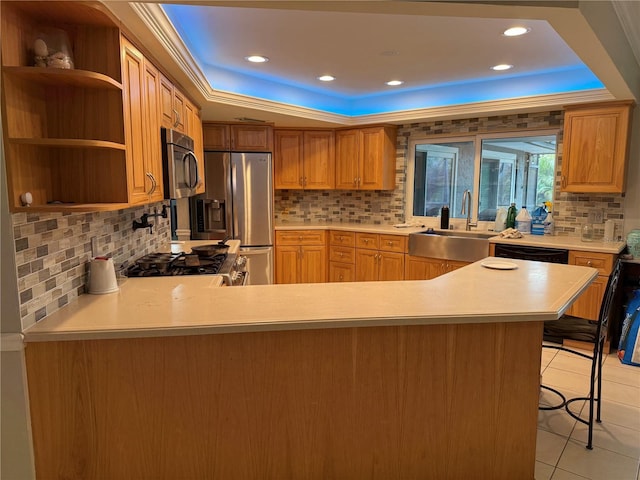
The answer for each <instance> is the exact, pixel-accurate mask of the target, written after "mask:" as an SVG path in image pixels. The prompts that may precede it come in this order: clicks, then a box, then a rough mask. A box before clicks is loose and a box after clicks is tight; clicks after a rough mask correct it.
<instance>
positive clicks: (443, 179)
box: [407, 131, 556, 222]
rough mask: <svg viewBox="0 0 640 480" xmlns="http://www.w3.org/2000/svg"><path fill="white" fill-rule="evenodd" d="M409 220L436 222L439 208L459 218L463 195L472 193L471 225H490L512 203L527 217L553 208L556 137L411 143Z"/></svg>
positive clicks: (508, 136)
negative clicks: (526, 212)
mask: <svg viewBox="0 0 640 480" xmlns="http://www.w3.org/2000/svg"><path fill="white" fill-rule="evenodd" d="M411 148H412V150H413V151H412V154H413V159H410V160H412V163H411V164H410V168H409V169H408V177H407V181H408V184H409V185H413V189H407V196H408V198H407V206H408V209H409V208H410V210H409V211H408V212H407V214H408V216H411V215H412V216H413V217H436V216H438V215H439V214H440V209H441V208H442V206H443V205H447V206H448V207H449V211H450V213H449V215H450V217H451V218H464V217H466V215H462V214H461V207H462V196H463V192H464V191H465V190H470V191H471V193H472V199H473V201H472V212H473V217H474V219H477V220H479V221H487V222H493V221H494V220H495V218H496V212H497V210H498V209H499V208H501V207H505V208H507V207H509V205H510V204H511V203H512V202H515V203H516V206H517V207H518V209H520V208H521V207H522V206H526V207H527V208H528V209H529V210H530V211H533V210H534V209H535V208H536V207H539V206H540V205H542V204H543V203H544V202H553V187H554V182H555V160H556V133H555V132H553V131H546V132H541V133H536V134H535V135H523V134H522V133H517V134H508V133H507V134H503V135H501V136H497V135H493V134H491V135H477V136H475V137H466V138H453V139H452V138H449V139H438V140H437V141H431V140H424V141H413V142H411Z"/></svg>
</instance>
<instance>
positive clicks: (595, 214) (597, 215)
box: [589, 209, 604, 223]
mask: <svg viewBox="0 0 640 480" xmlns="http://www.w3.org/2000/svg"><path fill="white" fill-rule="evenodd" d="M603 216H604V212H603V211H602V210H600V209H597V210H591V211H590V212H589V223H604V222H603Z"/></svg>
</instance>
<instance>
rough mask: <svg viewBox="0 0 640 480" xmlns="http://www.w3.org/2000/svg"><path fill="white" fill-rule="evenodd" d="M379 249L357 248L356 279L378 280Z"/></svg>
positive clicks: (363, 280) (360, 280)
mask: <svg viewBox="0 0 640 480" xmlns="http://www.w3.org/2000/svg"><path fill="white" fill-rule="evenodd" d="M378 255H379V253H378V251H377V250H366V249H364V248H358V249H357V250H356V281H357V282H371V281H374V280H378Z"/></svg>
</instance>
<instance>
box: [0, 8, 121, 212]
mask: <svg viewBox="0 0 640 480" xmlns="http://www.w3.org/2000/svg"><path fill="white" fill-rule="evenodd" d="M65 5H66V3H65V2H10V1H3V2H1V4H0V8H1V9H2V11H1V12H0V13H1V15H0V17H1V21H2V27H1V28H2V74H3V85H2V101H3V104H4V109H3V112H2V113H3V123H4V142H5V160H6V168H7V186H8V193H9V208H10V210H11V211H14V212H15V211H21V210H22V211H27V210H28V211H64V210H67V211H91V210H115V209H119V208H124V207H126V206H127V205H128V203H129V195H128V185H127V159H126V156H127V154H126V151H125V150H126V147H125V126H124V117H123V86H122V76H121V64H120V30H119V29H118V28H117V26H116V24H115V23H114V22H113V21H112V20H111V17H110V16H109V14H108V13H107V12H106V9H105V8H104V7H103V6H102V5H101V4H90V3H85V2H83V3H78V4H74V5H73V11H74V14H73V15H70V14H69V12H68V11H67V7H65ZM43 25H46V26H47V27H55V28H60V29H63V30H64V31H65V32H66V33H67V34H68V35H69V37H70V42H71V44H72V45H73V56H74V65H75V69H71V70H63V69H55V68H44V67H34V66H32V65H33V63H32V58H31V55H30V53H29V52H30V51H31V50H32V48H33V39H34V38H35V35H36V34H37V32H38V31H39V29H40V27H41V26H43ZM96 52H100V53H99V54H96ZM26 192H30V193H31V194H32V196H33V203H32V205H31V206H30V207H27V206H24V205H23V204H22V202H21V199H20V196H21V194H24V193H26Z"/></svg>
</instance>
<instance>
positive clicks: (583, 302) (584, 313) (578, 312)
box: [567, 250, 615, 320]
mask: <svg viewBox="0 0 640 480" xmlns="http://www.w3.org/2000/svg"><path fill="white" fill-rule="evenodd" d="M614 260H615V256H614V255H613V254H610V253H600V252H582V251H575V250H570V251H569V264H570V265H580V266H583V267H592V268H597V269H598V278H596V279H595V280H594V281H593V283H592V284H591V285H589V287H588V288H587V289H586V290H585V291H584V293H583V294H582V295H580V297H579V298H578V299H577V300H576V301H575V302H574V303H573V305H571V308H569V310H568V311H567V313H568V314H569V315H572V316H574V317H580V318H586V319H588V320H598V316H599V315H600V305H601V304H602V299H603V297H604V291H605V289H606V288H607V282H608V281H609V275H610V274H611V270H612V269H613V263H614Z"/></svg>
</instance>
